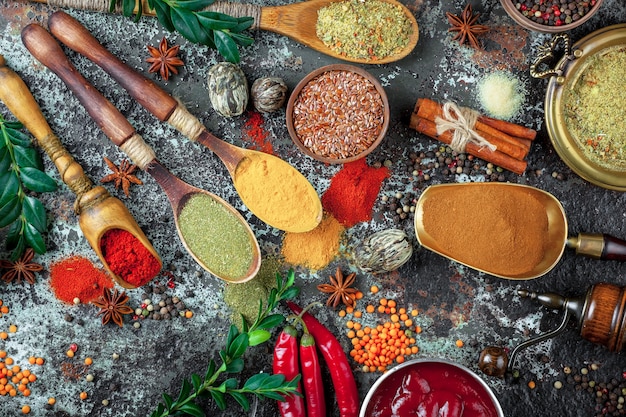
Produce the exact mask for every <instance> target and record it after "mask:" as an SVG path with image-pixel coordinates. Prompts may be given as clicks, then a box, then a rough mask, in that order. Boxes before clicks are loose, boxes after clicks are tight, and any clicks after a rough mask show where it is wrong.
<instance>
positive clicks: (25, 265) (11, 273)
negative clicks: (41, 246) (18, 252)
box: [0, 248, 43, 284]
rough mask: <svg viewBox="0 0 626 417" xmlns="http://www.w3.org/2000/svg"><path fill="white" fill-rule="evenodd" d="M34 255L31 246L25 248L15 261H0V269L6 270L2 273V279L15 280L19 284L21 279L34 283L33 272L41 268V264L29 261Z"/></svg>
mask: <svg viewBox="0 0 626 417" xmlns="http://www.w3.org/2000/svg"><path fill="white" fill-rule="evenodd" d="M34 256H35V251H34V250H33V248H27V249H26V251H24V253H23V254H22V256H21V257H20V259H18V260H17V261H15V262H11V261H0V269H7V270H8V271H7V272H5V273H4V274H3V275H2V280H3V281H6V282H11V281H13V280H15V281H16V282H17V283H18V284H19V283H20V282H22V279H23V280H24V281H26V282H28V283H29V284H34V283H35V272H39V271H41V270H42V269H43V266H41V265H39V264H36V263H34V262H31V261H32V260H33V257H34Z"/></svg>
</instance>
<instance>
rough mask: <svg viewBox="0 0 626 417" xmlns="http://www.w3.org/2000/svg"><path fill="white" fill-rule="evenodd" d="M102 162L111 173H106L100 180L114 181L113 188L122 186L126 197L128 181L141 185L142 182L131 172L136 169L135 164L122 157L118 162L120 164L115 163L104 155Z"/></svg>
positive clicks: (128, 186)
mask: <svg viewBox="0 0 626 417" xmlns="http://www.w3.org/2000/svg"><path fill="white" fill-rule="evenodd" d="M104 162H106V163H107V165H108V166H109V169H111V171H113V173H112V174H109V175H107V176H106V177H104V178H102V179H101V180H100V182H110V181H115V189H118V188H119V186H120V185H121V186H122V190H124V194H126V197H128V196H129V195H130V183H131V182H132V183H133V184H138V185H141V184H143V182H141V180H140V179H139V178H137V177H136V176H134V175H133V172H135V170H136V169H137V165H131V163H130V162H128V161H127V160H126V159H123V160H122V162H120V166H119V167H118V166H117V165H115V164H114V163H113V162H111V160H110V159H109V158H107V157H106V156H105V157H104Z"/></svg>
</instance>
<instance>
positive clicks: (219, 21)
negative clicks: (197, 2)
mask: <svg viewBox="0 0 626 417" xmlns="http://www.w3.org/2000/svg"><path fill="white" fill-rule="evenodd" d="M196 16H197V17H198V21H199V22H200V24H201V25H202V26H204V27H205V28H210V29H212V30H224V29H233V28H234V27H236V26H237V21H236V20H235V19H232V18H231V19H229V17H230V16H228V15H225V14H223V13H217V12H210V11H205V12H198V13H196Z"/></svg>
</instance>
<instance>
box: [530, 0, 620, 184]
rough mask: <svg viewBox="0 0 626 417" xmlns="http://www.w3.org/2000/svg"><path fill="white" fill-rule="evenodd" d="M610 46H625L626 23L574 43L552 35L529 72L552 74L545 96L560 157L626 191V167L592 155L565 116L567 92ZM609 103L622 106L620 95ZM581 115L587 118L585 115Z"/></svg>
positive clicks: (588, 177) (550, 130) (599, 180)
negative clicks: (560, 54)
mask: <svg viewBox="0 0 626 417" xmlns="http://www.w3.org/2000/svg"><path fill="white" fill-rule="evenodd" d="M596 6H597V5H596ZM561 44H564V49H565V51H564V52H563V57H562V58H561V59H560V60H559V61H558V62H557V63H556V65H554V66H553V67H551V68H550V67H549V68H548V69H547V70H541V69H540V67H541V65H543V64H545V63H547V62H550V61H551V60H553V59H554V56H555V55H556V51H557V50H558V49H560V48H559V45H561ZM611 48H621V49H625V50H626V24H623V23H622V24H617V25H612V26H607V27H604V28H601V29H598V30H596V31H594V32H592V33H590V34H588V35H587V36H585V37H584V38H582V39H580V40H579V41H577V42H576V43H574V44H573V45H572V44H571V40H570V39H569V36H568V35H567V34H558V35H553V39H552V41H551V42H549V43H548V44H547V45H545V46H544V47H543V48H541V50H542V53H541V54H540V55H539V56H538V58H537V59H536V60H535V62H534V63H533V64H532V65H531V67H530V73H531V75H532V76H533V77H535V78H549V82H548V86H547V90H546V98H545V119H546V128H547V131H548V135H549V136H550V140H551V142H552V145H553V146H554V149H555V150H556V152H557V154H558V155H559V156H560V158H561V159H562V160H563V161H564V162H565V163H566V164H567V165H568V166H569V167H570V168H571V169H572V171H574V172H575V173H576V174H578V175H579V176H580V177H581V178H583V179H585V180H586V181H589V182H590V183H592V184H595V185H598V186H600V187H603V188H607V189H611V190H616V191H626V169H624V168H623V167H617V166H610V167H609V166H605V165H600V164H599V163H597V162H595V161H593V160H592V159H590V158H589V157H588V156H587V155H586V154H585V152H584V151H583V149H582V148H581V145H580V140H579V139H577V138H576V137H575V135H574V133H573V130H572V128H571V127H570V126H568V121H567V119H566V116H565V109H566V106H567V105H568V100H567V98H568V92H570V91H573V90H574V89H575V88H576V87H577V86H578V85H579V84H580V83H582V82H583V81H582V80H584V74H585V71H586V69H587V68H588V66H589V62H591V61H592V59H594V58H595V57H602V56H603V54H604V53H605V52H606V51H608V50H611ZM615 88H616V89H619V88H621V87H620V86H616V87H615ZM607 103H608V104H610V103H614V104H612V106H613V107H614V108H621V107H620V106H621V104H619V100H618V99H617V96H615V97H607ZM580 117H581V118H582V119H583V120H584V118H585V117H586V116H585V115H581V116H580ZM607 122H610V119H609V120H607ZM623 162H624V163H626V161H623Z"/></svg>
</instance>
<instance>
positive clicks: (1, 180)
mask: <svg viewBox="0 0 626 417" xmlns="http://www.w3.org/2000/svg"><path fill="white" fill-rule="evenodd" d="M0 184H4V189H3V190H2V194H0V207H2V206H3V205H5V204H6V203H7V202H8V201H9V200H11V199H13V198H15V197H18V193H19V191H20V180H19V179H18V178H17V175H16V174H15V172H13V171H11V172H7V173H6V174H4V175H0Z"/></svg>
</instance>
